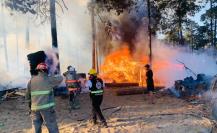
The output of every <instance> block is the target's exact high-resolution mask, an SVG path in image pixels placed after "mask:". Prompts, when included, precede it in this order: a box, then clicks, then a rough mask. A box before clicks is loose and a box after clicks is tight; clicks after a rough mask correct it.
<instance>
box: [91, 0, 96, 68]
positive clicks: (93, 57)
mask: <svg viewBox="0 0 217 133" xmlns="http://www.w3.org/2000/svg"><path fill="white" fill-rule="evenodd" d="M94 2H95V1H94V0H92V3H91V6H92V7H91V25H92V41H93V42H92V68H93V69H96V29H95V28H96V27H95V17H94V14H95V12H94Z"/></svg>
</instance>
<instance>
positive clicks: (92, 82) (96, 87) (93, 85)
mask: <svg viewBox="0 0 217 133" xmlns="http://www.w3.org/2000/svg"><path fill="white" fill-rule="evenodd" d="M88 75H89V80H88V82H87V85H88V88H89V90H90V98H91V101H92V121H93V124H97V117H98V118H99V119H100V121H101V125H102V126H103V127H106V128H107V127H108V126H107V123H106V120H105V118H104V116H103V114H102V111H101V109H100V105H101V103H102V101H103V88H104V83H103V80H102V79H100V78H98V77H97V71H96V70H95V69H90V70H89V73H88Z"/></svg>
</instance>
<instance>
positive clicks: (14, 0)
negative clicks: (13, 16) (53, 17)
mask: <svg viewBox="0 0 217 133" xmlns="http://www.w3.org/2000/svg"><path fill="white" fill-rule="evenodd" d="M37 3H38V0H7V1H5V4H6V6H7V7H9V8H10V9H12V10H15V11H20V12H22V13H24V14H25V13H28V12H29V13H31V14H36V11H35V6H36V5H37Z"/></svg>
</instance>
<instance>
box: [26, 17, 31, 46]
mask: <svg viewBox="0 0 217 133" xmlns="http://www.w3.org/2000/svg"><path fill="white" fill-rule="evenodd" d="M29 27H30V26H29V17H27V20H26V42H25V43H26V48H27V49H28V48H29V44H30V39H29V34H30V33H29Z"/></svg>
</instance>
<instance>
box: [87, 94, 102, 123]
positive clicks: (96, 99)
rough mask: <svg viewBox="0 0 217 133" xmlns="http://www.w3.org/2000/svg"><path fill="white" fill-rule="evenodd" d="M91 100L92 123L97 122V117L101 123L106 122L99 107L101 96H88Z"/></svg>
mask: <svg viewBox="0 0 217 133" xmlns="http://www.w3.org/2000/svg"><path fill="white" fill-rule="evenodd" d="M90 97H91V100H92V119H93V121H94V122H96V121H97V117H99V119H100V121H101V122H106V120H105V118H104V116H103V114H102V111H101V109H100V105H101V103H102V100H103V96H102V95H99V96H90Z"/></svg>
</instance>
